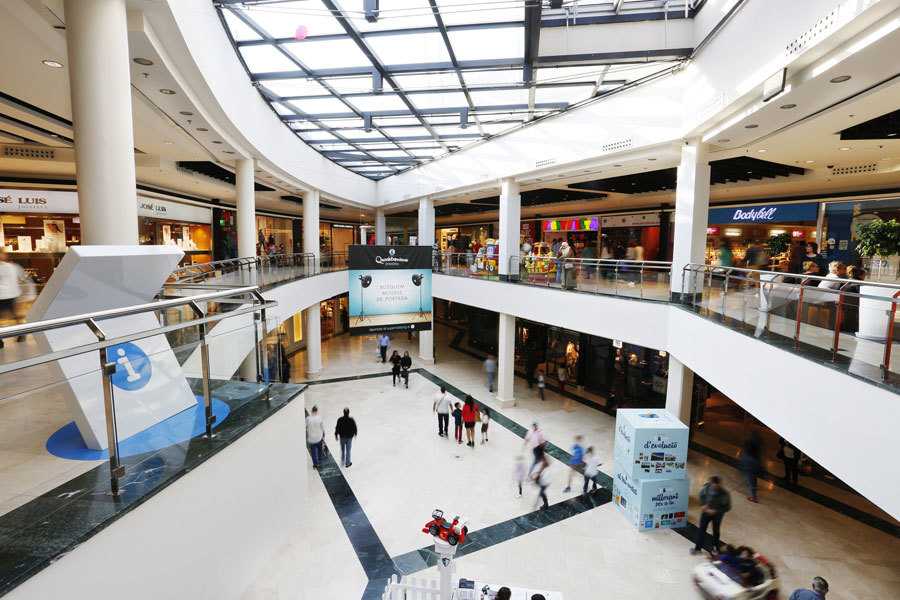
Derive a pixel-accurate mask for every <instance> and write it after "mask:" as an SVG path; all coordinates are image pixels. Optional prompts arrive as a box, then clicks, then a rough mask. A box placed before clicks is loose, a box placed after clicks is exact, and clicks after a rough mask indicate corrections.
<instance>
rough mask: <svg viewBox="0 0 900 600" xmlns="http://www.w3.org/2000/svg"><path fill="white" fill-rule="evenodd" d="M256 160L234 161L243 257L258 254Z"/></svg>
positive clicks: (240, 250) (240, 247)
mask: <svg viewBox="0 0 900 600" xmlns="http://www.w3.org/2000/svg"><path fill="white" fill-rule="evenodd" d="M254 169H255V166H254V160H253V159H252V158H240V159H238V160H236V161H234V188H235V192H236V194H237V199H236V204H237V245H238V256H239V257H241V258H244V257H252V256H256V187H255V183H254V179H255V178H256V175H255V170H254Z"/></svg>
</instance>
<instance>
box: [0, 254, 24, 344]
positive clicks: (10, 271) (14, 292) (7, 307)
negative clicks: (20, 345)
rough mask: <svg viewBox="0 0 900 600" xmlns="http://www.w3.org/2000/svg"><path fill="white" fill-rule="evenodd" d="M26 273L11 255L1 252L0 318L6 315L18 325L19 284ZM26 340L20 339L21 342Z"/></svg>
mask: <svg viewBox="0 0 900 600" xmlns="http://www.w3.org/2000/svg"><path fill="white" fill-rule="evenodd" d="M24 273H25V271H24V270H23V269H22V267H20V266H19V265H18V264H16V263H14V262H12V261H10V260H9V255H8V254H7V253H6V252H5V251H3V250H0V316H3V315H6V316H7V317H8V318H10V319H12V320H13V322H14V323H18V322H19V319H18V318H17V317H16V299H17V298H18V297H19V296H21V295H22V288H21V286H20V285H19V282H20V281H21V280H22V276H23V275H24ZM22 339H24V338H23V337H22V336H20V337H19V341H22ZM2 347H3V340H0V348H2Z"/></svg>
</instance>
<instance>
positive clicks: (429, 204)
mask: <svg viewBox="0 0 900 600" xmlns="http://www.w3.org/2000/svg"><path fill="white" fill-rule="evenodd" d="M418 217H419V232H418V233H419V237H418V240H417V244H418V245H419V246H428V247H429V248H431V247H432V246H433V245H434V200H432V199H431V198H421V199H420V200H419V215H418ZM431 327H432V328H434V304H433V300H432V313H431ZM419 360H421V361H422V363H424V364H426V365H433V364H434V331H433V330H428V331H420V332H419Z"/></svg>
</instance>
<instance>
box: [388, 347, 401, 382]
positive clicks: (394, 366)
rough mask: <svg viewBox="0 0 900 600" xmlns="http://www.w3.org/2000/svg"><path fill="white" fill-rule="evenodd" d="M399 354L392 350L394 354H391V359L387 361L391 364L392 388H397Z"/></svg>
mask: <svg viewBox="0 0 900 600" xmlns="http://www.w3.org/2000/svg"><path fill="white" fill-rule="evenodd" d="M400 360H401V359H400V353H398V352H397V351H396V350H394V353H393V354H391V358H390V359H389V361H390V363H391V375H392V379H393V381H394V387H397V378H398V377H400Z"/></svg>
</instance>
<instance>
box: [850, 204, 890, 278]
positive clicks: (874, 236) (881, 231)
mask: <svg viewBox="0 0 900 600" xmlns="http://www.w3.org/2000/svg"><path fill="white" fill-rule="evenodd" d="M856 236H857V237H858V238H859V241H858V242H857V243H856V251H857V252H859V255H860V256H864V257H866V258H871V257H873V256H877V257H879V258H882V259H884V258H887V257H889V256H894V255H895V254H900V223H898V222H897V220H896V219H891V220H890V221H883V220H881V219H878V220H877V221H869V222H868V223H860V224H858V225H857V226H856ZM878 280H879V281H881V269H880V268H879V269H878Z"/></svg>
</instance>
